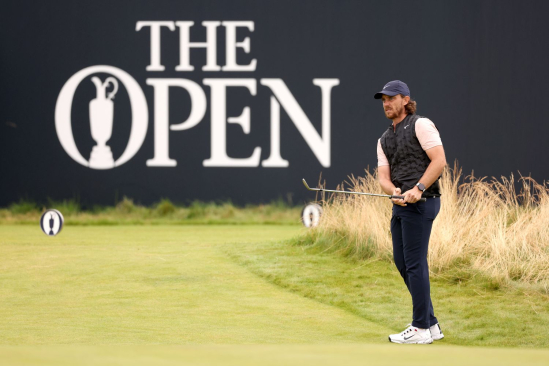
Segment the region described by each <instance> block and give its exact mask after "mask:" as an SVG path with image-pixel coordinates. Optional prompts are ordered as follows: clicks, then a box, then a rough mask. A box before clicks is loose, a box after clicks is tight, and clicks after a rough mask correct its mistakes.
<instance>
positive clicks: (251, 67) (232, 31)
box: [221, 21, 257, 71]
mask: <svg viewBox="0 0 549 366" xmlns="http://www.w3.org/2000/svg"><path fill="white" fill-rule="evenodd" d="M221 24H222V25H224V26H225V27H226V33H225V36H226V44H225V49H226V53H225V54H226V60H225V62H226V65H225V66H223V68H222V70H223V71H255V69H256V67H257V60H256V59H255V58H254V59H253V60H252V62H251V63H250V64H248V65H238V64H237V63H236V48H237V47H238V48H242V49H243V50H244V52H246V53H250V38H249V37H246V38H244V40H243V41H242V42H237V41H236V28H237V27H246V28H248V29H249V30H250V31H251V32H253V31H254V22H252V21H224V22H222V23H221Z"/></svg>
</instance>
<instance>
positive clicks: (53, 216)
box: [40, 209, 65, 236]
mask: <svg viewBox="0 0 549 366" xmlns="http://www.w3.org/2000/svg"><path fill="white" fill-rule="evenodd" d="M64 222H65V219H64V218H63V215H62V214H61V212H59V211H57V210H54V209H49V210H47V211H46V212H44V213H43V214H42V217H41V218H40V228H41V229H42V231H43V232H44V234H46V235H49V236H54V235H57V234H59V233H60V232H61V229H62V228H63V223H64Z"/></svg>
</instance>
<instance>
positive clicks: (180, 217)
mask: <svg viewBox="0 0 549 366" xmlns="http://www.w3.org/2000/svg"><path fill="white" fill-rule="evenodd" d="M46 208H55V209H57V210H59V211H60V212H61V213H62V214H63V216H64V218H65V223H66V224H67V225H72V226H74V225H82V226H87V225H140V224H146V225H189V224H190V225H195V224H201V225H204V224H208V225H211V224H213V225H239V224H243V225H265V224H268V225H299V224H300V217H301V210H302V207H298V206H293V205H290V204H289V203H287V202H285V201H282V200H278V201H273V202H270V203H267V204H255V205H246V206H238V205H234V204H233V203H231V202H201V201H194V202H191V203H189V204H187V205H176V204H174V203H173V202H171V201H170V200H169V199H167V198H164V199H162V200H160V201H159V202H157V203H155V204H153V205H152V206H149V207H147V206H143V205H140V204H137V203H135V202H134V201H133V200H132V199H130V198H127V197H124V198H123V199H122V200H121V201H120V202H118V203H117V204H116V205H115V206H106V207H103V206H94V207H87V208H85V209H84V208H83V207H82V206H81V204H80V203H79V201H78V200H64V201H54V200H51V199H49V200H48V203H47V205H39V204H37V203H35V202H33V201H30V200H21V201H19V202H17V203H13V204H11V205H10V206H9V207H7V208H0V225H2V224H4V225H11V224H27V225H35V224H36V222H38V220H39V219H40V216H41V214H42V213H43V212H44V211H45V210H46Z"/></svg>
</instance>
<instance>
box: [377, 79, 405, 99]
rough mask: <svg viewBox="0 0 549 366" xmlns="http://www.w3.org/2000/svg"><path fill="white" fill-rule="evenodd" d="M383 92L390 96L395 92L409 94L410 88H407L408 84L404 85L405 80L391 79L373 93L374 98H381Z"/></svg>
mask: <svg viewBox="0 0 549 366" xmlns="http://www.w3.org/2000/svg"><path fill="white" fill-rule="evenodd" d="M383 94H385V95H389V96H391V97H392V96H395V95H397V94H402V95H404V96H410V89H408V85H406V83H405V82H403V81H400V80H393V81H389V82H388V83H387V84H385V86H384V87H383V90H382V91H380V92H378V93H375V95H374V99H381V96H382V95H383Z"/></svg>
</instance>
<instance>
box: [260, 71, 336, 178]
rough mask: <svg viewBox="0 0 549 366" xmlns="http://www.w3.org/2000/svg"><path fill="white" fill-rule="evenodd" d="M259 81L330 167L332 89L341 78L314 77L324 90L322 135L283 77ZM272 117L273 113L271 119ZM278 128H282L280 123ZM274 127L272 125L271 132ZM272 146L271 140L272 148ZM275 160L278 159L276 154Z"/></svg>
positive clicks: (325, 164)
mask: <svg viewBox="0 0 549 366" xmlns="http://www.w3.org/2000/svg"><path fill="white" fill-rule="evenodd" d="M259 82H260V83H261V85H265V86H267V87H269V88H270V89H271V90H272V92H273V94H274V95H275V97H276V99H277V100H278V101H279V102H280V104H282V107H284V110H286V112H287V113H288V116H289V117H290V119H291V120H292V122H293V123H294V124H295V126H296V127H297V130H298V131H299V133H300V134H301V135H302V136H303V138H304V139H305V142H307V145H309V147H310V148H311V150H312V151H313V153H314V154H315V156H316V158H317V159H318V161H319V162H320V163H321V164H322V166H324V167H326V168H328V167H330V136H331V135H330V133H331V131H330V130H331V104H330V103H331V90H332V87H334V86H336V85H339V79H313V84H315V85H317V86H320V90H321V92H322V136H321V135H319V134H318V132H317V131H316V129H315V128H314V126H313V124H312V123H311V121H310V120H309V118H307V115H306V114H305V112H303V109H301V107H300V106H299V104H298V103H297V101H296V100H295V98H294V96H293V95H292V93H291V92H290V90H289V89H288V87H287V86H286V84H285V83H284V81H282V79H261V80H260V81H259ZM271 107H272V103H271ZM272 117H273V115H272V114H271V120H272ZM275 117H276V116H275ZM271 122H272V121H271ZM275 123H276V121H275ZM275 127H277V126H275ZM278 128H280V123H278ZM272 129H273V127H271V133H272ZM278 134H280V132H278ZM272 147H273V144H272V142H271V149H272ZM271 156H273V151H271ZM269 159H270V158H269ZM269 159H268V160H269ZM273 160H274V161H276V155H274V157H273Z"/></svg>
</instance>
